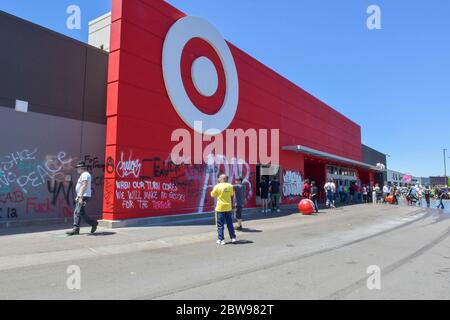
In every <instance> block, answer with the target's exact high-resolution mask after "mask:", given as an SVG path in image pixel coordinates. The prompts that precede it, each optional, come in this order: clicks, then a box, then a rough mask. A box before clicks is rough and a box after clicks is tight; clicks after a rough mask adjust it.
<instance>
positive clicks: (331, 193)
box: [324, 179, 336, 209]
mask: <svg viewBox="0 0 450 320" xmlns="http://www.w3.org/2000/svg"><path fill="white" fill-rule="evenodd" d="M324 189H325V193H326V195H327V203H326V205H327V207H328V208H332V209H335V208H336V206H335V202H334V197H335V193H336V185H335V184H334V182H333V179H329V180H328V182H327V183H326V184H325V186H324Z"/></svg>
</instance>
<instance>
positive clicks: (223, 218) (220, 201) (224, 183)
mask: <svg viewBox="0 0 450 320" xmlns="http://www.w3.org/2000/svg"><path fill="white" fill-rule="evenodd" d="M211 197H212V198H215V199H216V200H217V204H216V222H217V232H218V238H219V239H218V240H217V244H219V245H222V246H223V245H225V244H226V243H225V234H224V226H225V224H226V225H227V228H228V232H229V234H230V238H231V243H236V233H235V231H234V225H233V207H232V202H231V199H232V197H234V188H233V185H231V184H230V183H228V176H226V175H224V174H223V175H221V176H220V177H219V183H218V184H217V185H216V186H215V187H214V189H213V191H212V192H211Z"/></svg>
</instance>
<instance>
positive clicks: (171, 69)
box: [162, 17, 239, 134]
mask: <svg viewBox="0 0 450 320" xmlns="http://www.w3.org/2000/svg"><path fill="white" fill-rule="evenodd" d="M195 38H199V39H202V40H203V41H205V42H207V43H208V44H209V45H210V46H211V47H212V48H213V49H214V51H215V52H216V53H217V55H218V56H219V58H220V62H221V63H222V66H223V71H224V73H225V82H226V83H225V85H226V92H225V98H224V100H223V104H222V106H221V108H220V110H219V111H218V112H217V113H215V114H213V115H209V114H206V113H203V112H202V111H201V110H199V108H198V107H197V106H195V105H194V103H193V101H192V100H191V98H190V97H189V95H188V93H187V91H186V88H185V86H184V83H183V78H182V71H181V59H182V56H183V51H184V48H185V46H186V44H187V43H188V42H189V41H191V40H192V39H195ZM162 68H163V76H164V82H165V85H166V90H167V93H168V95H169V98H170V100H171V102H172V105H173V106H174V108H175V110H176V111H177V113H178V115H179V116H180V117H181V118H182V119H183V121H184V122H185V123H186V124H187V125H188V126H189V127H190V128H192V129H194V130H197V131H199V130H201V132H199V133H202V134H218V133H220V132H222V131H224V130H225V129H227V128H228V126H229V125H230V124H231V122H232V121H233V119H234V117H235V115H236V112H237V107H238V102H239V82H238V75H237V70H236V65H235V62H234V59H233V55H232V54H231V51H230V48H229V47H228V44H227V43H226V41H225V40H224V39H223V37H222V36H221V35H220V33H219V32H218V31H217V30H216V29H215V28H214V27H213V26H212V25H211V24H210V23H208V22H207V21H205V20H203V19H201V18H197V17H185V18H182V19H180V20H178V21H177V22H176V23H175V24H174V25H173V26H172V27H171V28H170V30H169V32H168V33H167V36H166V39H165V41H164V47H163V57H162ZM191 78H192V82H193V84H194V86H195V89H196V90H197V91H198V93H199V94H200V95H201V96H203V97H212V96H213V95H214V94H215V93H216V92H217V91H218V88H219V81H220V79H219V76H218V71H217V69H216V66H215V65H214V63H213V62H212V61H211V59H209V58H208V57H205V56H202V57H199V58H197V59H196V60H195V61H194V62H193V64H192V68H191ZM196 122H201V123H202V128H201V129H199V128H198V126H195V123H196Z"/></svg>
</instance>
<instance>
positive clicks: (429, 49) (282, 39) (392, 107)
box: [0, 0, 450, 176]
mask: <svg viewBox="0 0 450 320" xmlns="http://www.w3.org/2000/svg"><path fill="white" fill-rule="evenodd" d="M168 2H169V3H171V4H173V5H174V6H176V7H177V8H179V9H181V10H182V11H184V12H186V13H187V14H189V15H196V16H201V17H203V18H206V19H207V20H209V21H210V22H211V23H213V24H214V25H215V26H216V27H217V28H218V29H219V30H220V31H221V32H222V34H223V35H224V37H225V38H226V39H227V40H229V41H231V42H232V43H234V44H235V45H237V46H238V47H240V48H241V49H243V50H244V51H246V52H248V53H249V54H251V55H252V56H254V57H255V58H257V59H258V60H260V61H261V62H263V63H264V64H266V65H267V66H269V67H271V68H272V69H274V70H275V71H277V72H279V73H280V74H282V75H283V76H285V77H286V78H288V79H289V80H291V81H293V82H294V83H296V84H298V85H299V86H301V87H302V88H304V89H305V90H307V91H309V92H310V93H312V94H313V95H315V96H317V97H318V98H319V99H321V100H323V101H324V102H326V103H328V104H329V105H330V106H332V107H333V108H335V109H336V110H338V111H340V112H342V113H343V114H345V115H346V116H348V117H349V118H351V119H352V120H354V121H356V122H357V123H359V124H360V125H361V126H362V128H363V143H365V144H368V145H369V146H371V147H373V148H375V149H378V150H380V151H382V152H385V153H387V154H390V155H391V157H390V158H389V163H388V165H389V167H390V168H392V169H395V170H399V171H403V172H409V173H412V174H414V175H421V176H429V175H442V174H443V173H444V172H443V171H444V166H443V153H442V148H444V147H446V148H448V149H449V150H450V133H449V128H450V22H449V20H448V17H449V14H450V1H448V0H429V1H424V0H421V1H416V0H415V1H410V0H396V1H392V0H371V1H366V0H347V1H335V0H279V1H272V0H258V1H256V0H239V1H238V0H214V1H211V0H190V1H186V0H169V1H168ZM71 4H76V5H78V6H80V8H81V13H82V29H81V30H68V29H67V28H66V19H67V17H68V15H67V14H66V9H67V7H68V6H69V5H71ZM372 4H376V5H378V6H379V7H380V8H381V12H382V17H381V19H382V30H373V31H370V30H368V28H367V27H366V20H367V18H368V14H367V13H366V10H367V7H368V6H369V5H372ZM110 8H111V3H110V0H95V1H92V0H69V1H67V0H58V1H55V0H40V1H36V0H2V1H1V2H0V10H4V11H7V12H9V13H12V14H14V15H17V16H20V17H22V18H25V19H27V20H31V21H33V22H35V23H38V24H40V25H43V26H45V27H48V28H50V29H53V30H56V31H58V32H61V33H64V34H66V35H68V36H70V37H74V38H77V39H79V40H82V41H86V40H87V23H88V21H90V20H92V19H93V18H95V17H97V16H99V15H102V14H104V13H106V12H107V11H109V10H110ZM447 157H450V151H449V152H448V154H447ZM447 163H449V164H450V159H448V161H447ZM449 168H450V165H449ZM447 172H450V170H447Z"/></svg>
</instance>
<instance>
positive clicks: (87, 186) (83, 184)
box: [67, 161, 98, 236]
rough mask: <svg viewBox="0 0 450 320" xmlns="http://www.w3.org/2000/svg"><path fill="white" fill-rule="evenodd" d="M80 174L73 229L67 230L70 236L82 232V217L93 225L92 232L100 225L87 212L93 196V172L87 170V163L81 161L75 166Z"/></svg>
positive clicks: (76, 188)
mask: <svg viewBox="0 0 450 320" xmlns="http://www.w3.org/2000/svg"><path fill="white" fill-rule="evenodd" d="M75 168H76V169H77V171H78V174H79V175H80V177H79V179H78V182H77V185H76V187H75V191H76V199H75V210H74V213H73V220H74V223H73V230H72V231H70V232H67V235H68V236H75V235H79V234H80V224H81V218H83V220H84V221H85V222H86V223H87V224H89V225H90V226H91V234H92V233H95V231H96V230H97V227H98V221H97V220H94V219H91V218H90V217H89V216H88V215H87V214H86V204H87V203H88V202H89V200H90V199H91V197H92V189H91V181H92V178H91V174H90V173H89V172H88V170H87V166H86V163H85V162H83V161H81V162H79V163H78V165H77V166H76V167H75Z"/></svg>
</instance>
